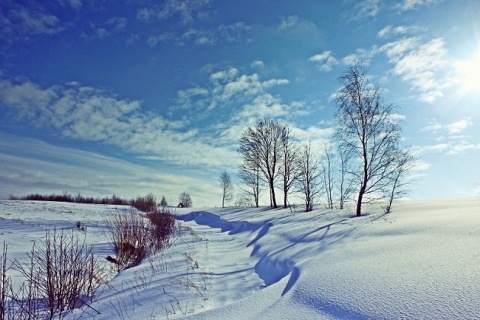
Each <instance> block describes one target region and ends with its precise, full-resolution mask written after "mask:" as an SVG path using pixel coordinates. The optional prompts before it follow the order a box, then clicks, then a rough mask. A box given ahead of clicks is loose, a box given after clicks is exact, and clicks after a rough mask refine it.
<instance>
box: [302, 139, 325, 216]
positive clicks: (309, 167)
mask: <svg viewBox="0 0 480 320" xmlns="http://www.w3.org/2000/svg"><path fill="white" fill-rule="evenodd" d="M297 163H298V168H299V172H300V174H299V176H298V179H297V186H298V187H297V189H298V190H297V191H298V192H300V193H301V194H302V198H303V200H304V201H305V211H306V212H308V211H312V210H313V203H314V201H315V199H316V197H318V195H319V194H320V191H321V188H320V182H321V181H320V177H321V172H320V166H319V163H318V160H317V159H315V157H314V155H313V154H312V148H311V144H310V143H309V144H306V145H304V146H303V147H302V149H301V152H300V156H299V158H298V162H297Z"/></svg>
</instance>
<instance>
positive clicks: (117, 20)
mask: <svg viewBox="0 0 480 320" xmlns="http://www.w3.org/2000/svg"><path fill="white" fill-rule="evenodd" d="M127 23H128V20H127V19H126V18H124V17H113V18H110V19H108V20H107V21H106V22H105V25H107V26H109V27H110V28H112V29H113V31H116V32H118V31H122V30H123V29H125V27H126V26H127Z"/></svg>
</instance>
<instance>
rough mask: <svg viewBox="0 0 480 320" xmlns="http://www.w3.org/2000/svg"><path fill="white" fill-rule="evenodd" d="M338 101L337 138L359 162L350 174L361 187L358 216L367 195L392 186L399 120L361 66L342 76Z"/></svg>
mask: <svg viewBox="0 0 480 320" xmlns="http://www.w3.org/2000/svg"><path fill="white" fill-rule="evenodd" d="M339 81H340V83H341V84H342V88H341V89H340V90H339V91H338V92H337V94H336V97H335V104H336V107H337V110H336V120H337V136H338V138H339V140H340V143H341V146H342V148H344V149H345V150H348V151H349V152H351V153H352V156H353V157H354V158H355V159H357V160H358V162H359V170H358V171H355V172H351V173H352V174H353V175H354V176H355V177H356V181H357V182H358V184H359V191H358V197H357V208H356V215H357V216H360V215H361V214H362V203H363V201H364V198H365V196H366V195H368V194H370V195H376V194H378V193H379V192H381V191H382V190H384V188H385V187H386V185H388V184H389V183H390V182H391V176H392V174H394V173H395V170H394V163H395V156H396V154H397V150H398V148H399V141H400V129H401V127H400V121H399V118H400V117H395V116H394V106H393V105H392V104H388V103H385V102H384V101H383V97H382V92H381V90H380V89H379V88H378V87H377V86H374V85H373V84H372V83H371V82H370V81H369V79H368V76H367V73H366V72H365V71H364V70H363V69H361V67H360V66H358V65H356V66H352V67H350V69H349V70H348V71H347V72H346V73H345V74H343V75H342V76H340V78H339Z"/></svg>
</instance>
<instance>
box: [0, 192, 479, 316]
mask: <svg viewBox="0 0 480 320" xmlns="http://www.w3.org/2000/svg"><path fill="white" fill-rule="evenodd" d="M111 210H112V208H110V207H108V206H96V205H90V206H86V205H83V206H82V205H74V204H55V203H33V202H16V201H1V202H0V241H6V242H7V244H9V249H10V248H12V250H9V253H10V252H12V254H13V255H14V256H13V258H15V259H17V260H21V259H25V258H26V255H25V254H24V253H25V252H28V251H29V250H30V249H31V243H32V241H35V240H36V239H39V238H41V237H42V236H43V235H44V230H45V228H48V227H52V226H54V225H55V226H58V225H59V226H61V227H62V228H67V227H68V228H69V227H72V228H73V224H74V222H75V221H77V220H80V221H82V222H83V223H85V224H86V225H87V226H89V229H88V230H89V231H88V232H87V241H88V243H92V244H93V245H94V248H95V253H96V254H97V255H98V256H99V257H104V256H106V255H108V254H111V249H110V248H109V246H108V238H107V237H106V236H105V229H104V228H105V226H104V223H103V219H104V217H105V215H106V214H108V213H109V212H111ZM176 216H177V219H178V221H179V224H180V227H179V230H178V232H177V235H176V238H175V240H174V244H173V245H172V246H171V247H170V248H168V249H167V250H166V251H165V252H163V253H162V254H158V255H155V256H153V257H151V258H150V259H147V260H146V261H144V262H143V263H142V264H141V265H140V266H138V267H135V268H132V269H129V270H126V271H123V272H121V273H119V274H117V275H116V277H115V278H113V279H112V280H111V281H110V282H109V283H107V284H105V285H104V286H102V287H101V288H100V289H99V290H98V292H97V293H96V295H95V297H94V298H93V300H92V301H90V302H89V304H88V305H86V306H84V307H82V308H81V309H78V310H75V311H73V312H72V313H71V314H70V315H69V317H70V318H71V319H79V318H80V319H112V318H120V319H121V318H123V319H149V318H151V319H153V318H155V319H174V318H187V319H188V318H192V319H426V318H428V319H453V318H456V319H480V306H479V304H478V301H480V289H479V287H478V284H479V283H480V268H479V267H478V266H479V264H480V247H479V243H480V241H479V240H480V239H479V237H480V200H478V199H461V200H459V199H453V200H440V201H405V202H403V203H401V204H399V205H398V206H397V207H395V211H394V212H393V213H391V214H388V215H384V214H383V213H382V212H381V210H379V209H376V208H374V207H368V206H367V207H366V214H365V215H364V216H362V217H360V218H355V217H353V216H352V212H351V211H348V210H345V211H335V210H315V211H313V212H309V213H304V212H290V210H289V209H267V208H235V209H233V208H227V209H218V208H216V209H204V210H197V211H193V212H190V211H189V210H188V209H181V210H178V212H177V215H176ZM90 226H91V227H92V228H90ZM10 246H11V247H10ZM22 251H23V252H24V253H22V254H20V253H21V252H22ZM22 257H23V258H22ZM67 318H68V317H67Z"/></svg>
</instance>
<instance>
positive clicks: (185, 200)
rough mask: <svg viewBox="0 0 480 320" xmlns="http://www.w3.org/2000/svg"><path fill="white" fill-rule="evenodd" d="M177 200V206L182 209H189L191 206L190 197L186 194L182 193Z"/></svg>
mask: <svg viewBox="0 0 480 320" xmlns="http://www.w3.org/2000/svg"><path fill="white" fill-rule="evenodd" d="M178 200H179V201H180V203H179V206H182V207H184V208H190V207H191V206H192V205H193V202H192V197H191V196H190V194H189V193H188V192H185V191H184V192H182V193H180V195H179V196H178Z"/></svg>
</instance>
